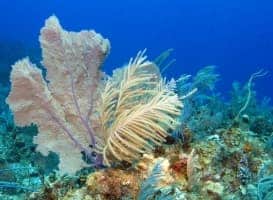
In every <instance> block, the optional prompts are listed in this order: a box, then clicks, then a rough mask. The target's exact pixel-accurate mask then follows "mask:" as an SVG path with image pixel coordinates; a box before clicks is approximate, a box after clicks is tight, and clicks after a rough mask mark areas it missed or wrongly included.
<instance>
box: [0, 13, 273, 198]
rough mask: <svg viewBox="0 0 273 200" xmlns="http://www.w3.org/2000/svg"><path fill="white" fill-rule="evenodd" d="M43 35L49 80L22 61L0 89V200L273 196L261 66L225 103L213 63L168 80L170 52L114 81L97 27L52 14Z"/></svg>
mask: <svg viewBox="0 0 273 200" xmlns="http://www.w3.org/2000/svg"><path fill="white" fill-rule="evenodd" d="M40 42H41V46H42V50H43V56H42V57H43V65H44V67H45V69H46V76H43V74H42V71H41V70H40V69H39V68H38V67H36V66H35V65H34V64H32V63H31V62H30V61H29V59H27V58H25V59H23V60H20V61H18V62H17V63H15V65H14V66H13V69H12V72H11V81H12V84H11V91H10V94H9V95H8V91H9V88H8V87H3V86H1V85H0V148H1V151H0V189H1V190H0V198H1V199H8V198H12V199H30V200H36V199H38V200H58V199H64V200H72V199H73V200H76V199H79V200H80V199H81V200H91V199H99V200H118V199H122V200H129V199H137V200H154V199H157V200H161V199H162V200H163V199H164V200H165V199H177V200H183V199H185V200H203V199H204V200H218V199H222V200H230V199H249V200H269V199H272V196H273V194H272V188H273V186H272V185H273V178H272V176H273V167H272V166H273V165H272V163H273V159H272V155H273V123H272V120H273V107H272V106H271V105H270V102H269V99H268V98H264V99H263V100H262V101H260V100H259V99H258V98H257V95H256V91H255V90H254V84H253V82H254V80H256V78H257V77H263V76H264V75H266V73H265V72H264V71H259V72H257V73H254V74H252V75H251V76H250V78H249V80H248V82H247V83H246V84H244V85H240V84H239V83H234V84H233V86H232V91H231V98H230V100H229V101H227V100H226V99H225V100H224V98H223V97H222V95H221V94H220V93H218V92H217V90H216V83H217V81H219V80H220V75H219V74H218V73H216V67H215V66H207V67H204V68H202V69H200V70H199V71H198V72H197V73H196V75H195V76H190V75H182V76H181V77H180V78H179V79H178V80H175V79H173V78H172V79H171V80H170V81H166V79H165V78H163V77H162V75H161V73H162V72H165V73H166V70H167V69H168V67H169V66H170V65H171V64H173V63H174V60H171V61H170V62H166V61H167V58H168V57H169V56H170V53H171V51H172V50H171V49H170V50H167V51H165V52H163V53H162V54H161V55H160V56H159V57H157V58H156V59H155V60H154V62H151V61H149V60H147V57H146V56H145V51H141V52H139V53H138V54H137V56H136V57H135V58H131V59H130V60H129V62H128V63H127V64H126V65H125V66H123V67H121V68H118V69H116V70H115V71H114V72H113V75H112V76H108V75H106V74H105V73H103V72H102V71H101V66H102V64H103V61H104V59H105V57H106V56H107V54H108V53H109V48H110V44H109V41H108V40H107V39H104V38H103V37H102V36H101V35H99V34H97V33H95V32H94V31H81V32H79V33H76V32H68V31H65V30H63V28H62V27H61V26H60V24H59V22H58V20H57V18H56V17H55V16H53V17H50V18H49V19H48V20H47V21H46V25H45V27H44V28H42V30H41V36H40ZM7 95H8V98H7V103H8V104H9V106H10V108H11V110H12V112H11V111H10V110H9V109H8V106H7V105H6V104H5V103H4V99H5V98H6V96H7ZM182 102H183V104H182ZM13 115H14V116H13ZM13 118H14V119H13ZM18 126H23V127H18ZM33 142H34V143H33ZM35 149H36V150H38V151H35ZM41 153H42V154H41ZM45 156H46V157H45ZM58 164H59V169H58V170H57V165H58ZM65 173H67V174H65Z"/></svg>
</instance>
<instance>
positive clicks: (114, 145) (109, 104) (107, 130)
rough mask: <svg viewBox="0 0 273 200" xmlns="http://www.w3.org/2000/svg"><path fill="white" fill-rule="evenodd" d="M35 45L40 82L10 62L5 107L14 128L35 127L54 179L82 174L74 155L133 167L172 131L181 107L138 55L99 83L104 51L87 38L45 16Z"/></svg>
mask: <svg viewBox="0 0 273 200" xmlns="http://www.w3.org/2000/svg"><path fill="white" fill-rule="evenodd" d="M40 42H41V47H42V53H43V62H42V63H43V65H44V67H45V68H46V80H44V78H43V75H42V71H41V70H40V69H39V68H38V67H36V66H35V65H34V64H32V63H31V62H30V61H29V59H28V58H25V59H23V60H20V61H18V62H17V63H15V65H14V66H13V69H12V72H11V82H12V90H11V93H10V94H9V96H8V99H7V103H8V104H9V105H10V108H11V109H12V111H13V112H14V117H15V122H16V124H17V125H20V126H26V125H30V124H32V123H34V124H36V125H37V126H38V128H39V134H38V135H37V136H36V137H35V138H34V142H35V143H36V144H38V147H37V150H38V151H40V152H41V153H43V154H44V155H47V154H48V153H49V152H50V151H53V152H56V153H57V154H58V155H59V157H60V165H59V168H60V169H61V170H62V172H68V173H73V172H75V171H77V170H79V169H81V168H82V167H84V166H86V165H87V164H86V162H84V161H83V160H82V153H83V154H84V155H85V156H87V158H89V159H92V160H93V162H95V164H102V162H103V163H104V164H106V165H110V164H112V163H113V162H115V161H123V160H125V161H127V162H133V161H134V160H135V159H137V158H139V156H140V155H141V154H142V153H144V152H147V151H150V150H151V149H152V148H153V145H154V144H157V145H160V144H161V143H162V142H163V141H164V140H165V137H166V136H167V134H168V131H169V130H172V129H174V128H175V127H176V125H177V122H176V118H177V117H178V116H179V115H180V110H181V108H182V104H181V102H180V101H179V99H178V97H177V95H175V94H174V92H173V91H171V90H169V89H168V87H167V86H166V84H165V83H164V82H163V79H162V78H161V76H160V73H159V70H158V68H157V66H156V65H155V64H153V63H152V62H149V61H147V60H146V56H144V53H145V52H142V53H139V54H138V56H137V57H136V58H135V59H131V60H130V62H129V64H128V65H127V66H125V67H124V68H122V69H118V70H116V71H115V72H114V74H113V77H108V78H105V77H104V76H103V73H102V72H101V71H100V67H101V65H102V63H103V61H104V58H105V56H106V55H107V54H108V52H109V49H110V44H109V41H108V40H107V39H104V38H103V37H102V36H101V35H99V34H97V33H95V32H94V31H81V32H79V33H75V32H68V31H65V30H63V29H62V27H61V26H60V24H59V22H58V19H57V18H56V17H54V16H53V17H50V18H49V19H48V20H47V21H46V25H45V27H44V28H42V30H41V36H40ZM94 155H96V157H95V158H94Z"/></svg>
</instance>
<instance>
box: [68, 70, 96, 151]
mask: <svg viewBox="0 0 273 200" xmlns="http://www.w3.org/2000/svg"><path fill="white" fill-rule="evenodd" d="M69 75H70V81H71V90H72V98H73V102H74V104H75V107H76V110H77V112H78V115H79V118H80V120H81V122H82V124H83V126H84V127H85V128H86V130H87V132H88V135H89V137H90V140H91V144H92V147H93V148H96V139H95V134H94V131H93V130H91V128H90V126H89V124H88V121H87V120H85V119H84V117H83V114H82V112H81V110H80V106H79V103H78V101H77V98H76V93H75V85H74V80H73V76H72V73H71V71H70V70H69Z"/></svg>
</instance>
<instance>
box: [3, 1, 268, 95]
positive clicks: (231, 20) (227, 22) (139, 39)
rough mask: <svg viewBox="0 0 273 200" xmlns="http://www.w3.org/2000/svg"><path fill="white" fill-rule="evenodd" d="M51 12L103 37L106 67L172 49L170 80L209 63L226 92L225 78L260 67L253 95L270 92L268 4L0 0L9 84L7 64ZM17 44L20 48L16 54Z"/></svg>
mask: <svg viewBox="0 0 273 200" xmlns="http://www.w3.org/2000/svg"><path fill="white" fill-rule="evenodd" d="M52 14H55V15H57V16H58V18H59V19H60V21H61V23H62V25H63V26H64V28H66V29H68V30H75V31H77V30H80V29H95V30H96V31H97V32H99V33H101V34H102V35H103V36H104V37H107V38H109V39H110V41H111V46H112V50H111V54H110V56H109V57H108V60H107V61H106V63H105V66H104V70H105V71H107V72H111V71H112V69H114V68H116V67H118V66H120V65H122V64H124V63H125V62H126V61H127V60H128V59H129V57H131V56H134V55H135V54H136V52H137V51H138V50H142V49H144V48H147V49H148V55H149V56H150V57H151V58H154V57H156V56H157V55H158V54H159V53H160V52H162V51H163V50H165V49H168V48H174V50H175V51H174V54H173V57H175V58H176V60H177V61H176V63H175V64H174V65H173V66H171V67H170V68H169V70H168V71H167V75H168V76H169V77H178V76H179V75H180V74H181V73H189V74H192V73H195V72H196V71H197V70H198V69H199V68H201V67H203V66H205V65H210V64H214V65H217V66H219V68H218V72H219V73H220V74H221V82H219V83H218V86H217V87H218V89H219V90H220V91H222V93H224V94H225V93H226V94H227V93H228V92H227V91H229V90H230V88H231V83H232V81H234V80H238V81H241V82H245V81H247V79H248V77H249V76H250V74H251V73H253V72H255V71H257V70H258V69H259V68H264V69H266V70H268V71H271V73H270V74H271V75H268V76H266V77H264V78H262V79H259V80H257V81H256V87H255V89H256V90H257V91H258V94H259V95H260V96H270V97H273V90H272V86H271V85H272V83H273V77H272V73H273V1H270V0H263V1H261V0H247V1H246V0H239V1H238V0H229V1H219V0H206V1H204V0H191V1H185V0H172V1H171V0H149V1H147V0H137V1H136V0H120V1H110V0H108V1H106V0H92V1H91V0H78V1H72V0H66V1H57V0H47V1H34V0H13V1H11V0H1V1H0V52H2V55H0V60H1V59H5V60H6V61H5V65H2V66H1V69H0V73H1V74H0V75H1V76H0V77H1V82H2V83H3V82H4V83H6V82H7V81H8V75H9V70H10V64H12V63H14V62H15V61H16V60H17V59H19V58H20V57H22V56H26V55H27V52H29V51H30V50H29V49H31V50H32V51H35V50H36V49H38V34H39V30H40V28H41V27H42V26H43V24H44V20H45V19H46V18H47V17H48V16H50V15H52ZM9 44H12V45H9ZM18 46H19V47H20V48H22V49H24V48H26V49H27V51H23V50H22V52H16V51H15V50H16V48H18ZM25 46H26V47H25ZM1 48H2V49H1ZM33 49H34V50H33ZM36 51H38V50H36ZM3 52H4V53H3ZM37 54H39V53H37ZM227 95H228V94H227Z"/></svg>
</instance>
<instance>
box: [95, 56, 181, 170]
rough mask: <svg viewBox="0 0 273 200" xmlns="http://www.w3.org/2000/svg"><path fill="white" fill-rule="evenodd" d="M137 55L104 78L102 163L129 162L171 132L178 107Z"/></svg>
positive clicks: (155, 70)
mask: <svg viewBox="0 0 273 200" xmlns="http://www.w3.org/2000/svg"><path fill="white" fill-rule="evenodd" d="M144 53H145V51H143V52H139V53H138V55H137V57H136V58H135V59H131V60H130V62H129V64H128V65H127V66H126V67H124V68H122V69H118V70H116V71H115V72H114V74H113V77H111V78H108V80H107V81H106V83H105V88H104V89H103V91H102V92H101V103H100V105H99V108H98V111H99V113H101V116H100V121H101V128H102V129H101V132H102V135H104V139H105V141H106V144H105V146H104V149H103V158H104V163H105V164H107V165H109V164H110V163H111V162H113V161H122V160H124V161H127V162H130V163H131V162H133V161H134V160H136V159H138V158H139V156H140V155H141V154H143V153H147V152H149V151H151V150H152V149H153V147H154V145H161V144H162V142H164V141H165V138H166V136H167V135H168V132H170V131H171V130H173V129H175V127H176V126H177V124H178V122H177V121H176V120H177V117H178V116H179V115H180V111H181V108H182V103H181V102H180V101H179V99H178V97H177V95H176V94H175V93H174V92H173V91H171V90H169V89H168V87H167V85H166V84H165V83H164V82H163V80H162V78H161V77H160V73H159V69H158V67H157V66H156V65H155V64H154V63H152V62H150V61H147V60H146V56H144Z"/></svg>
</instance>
